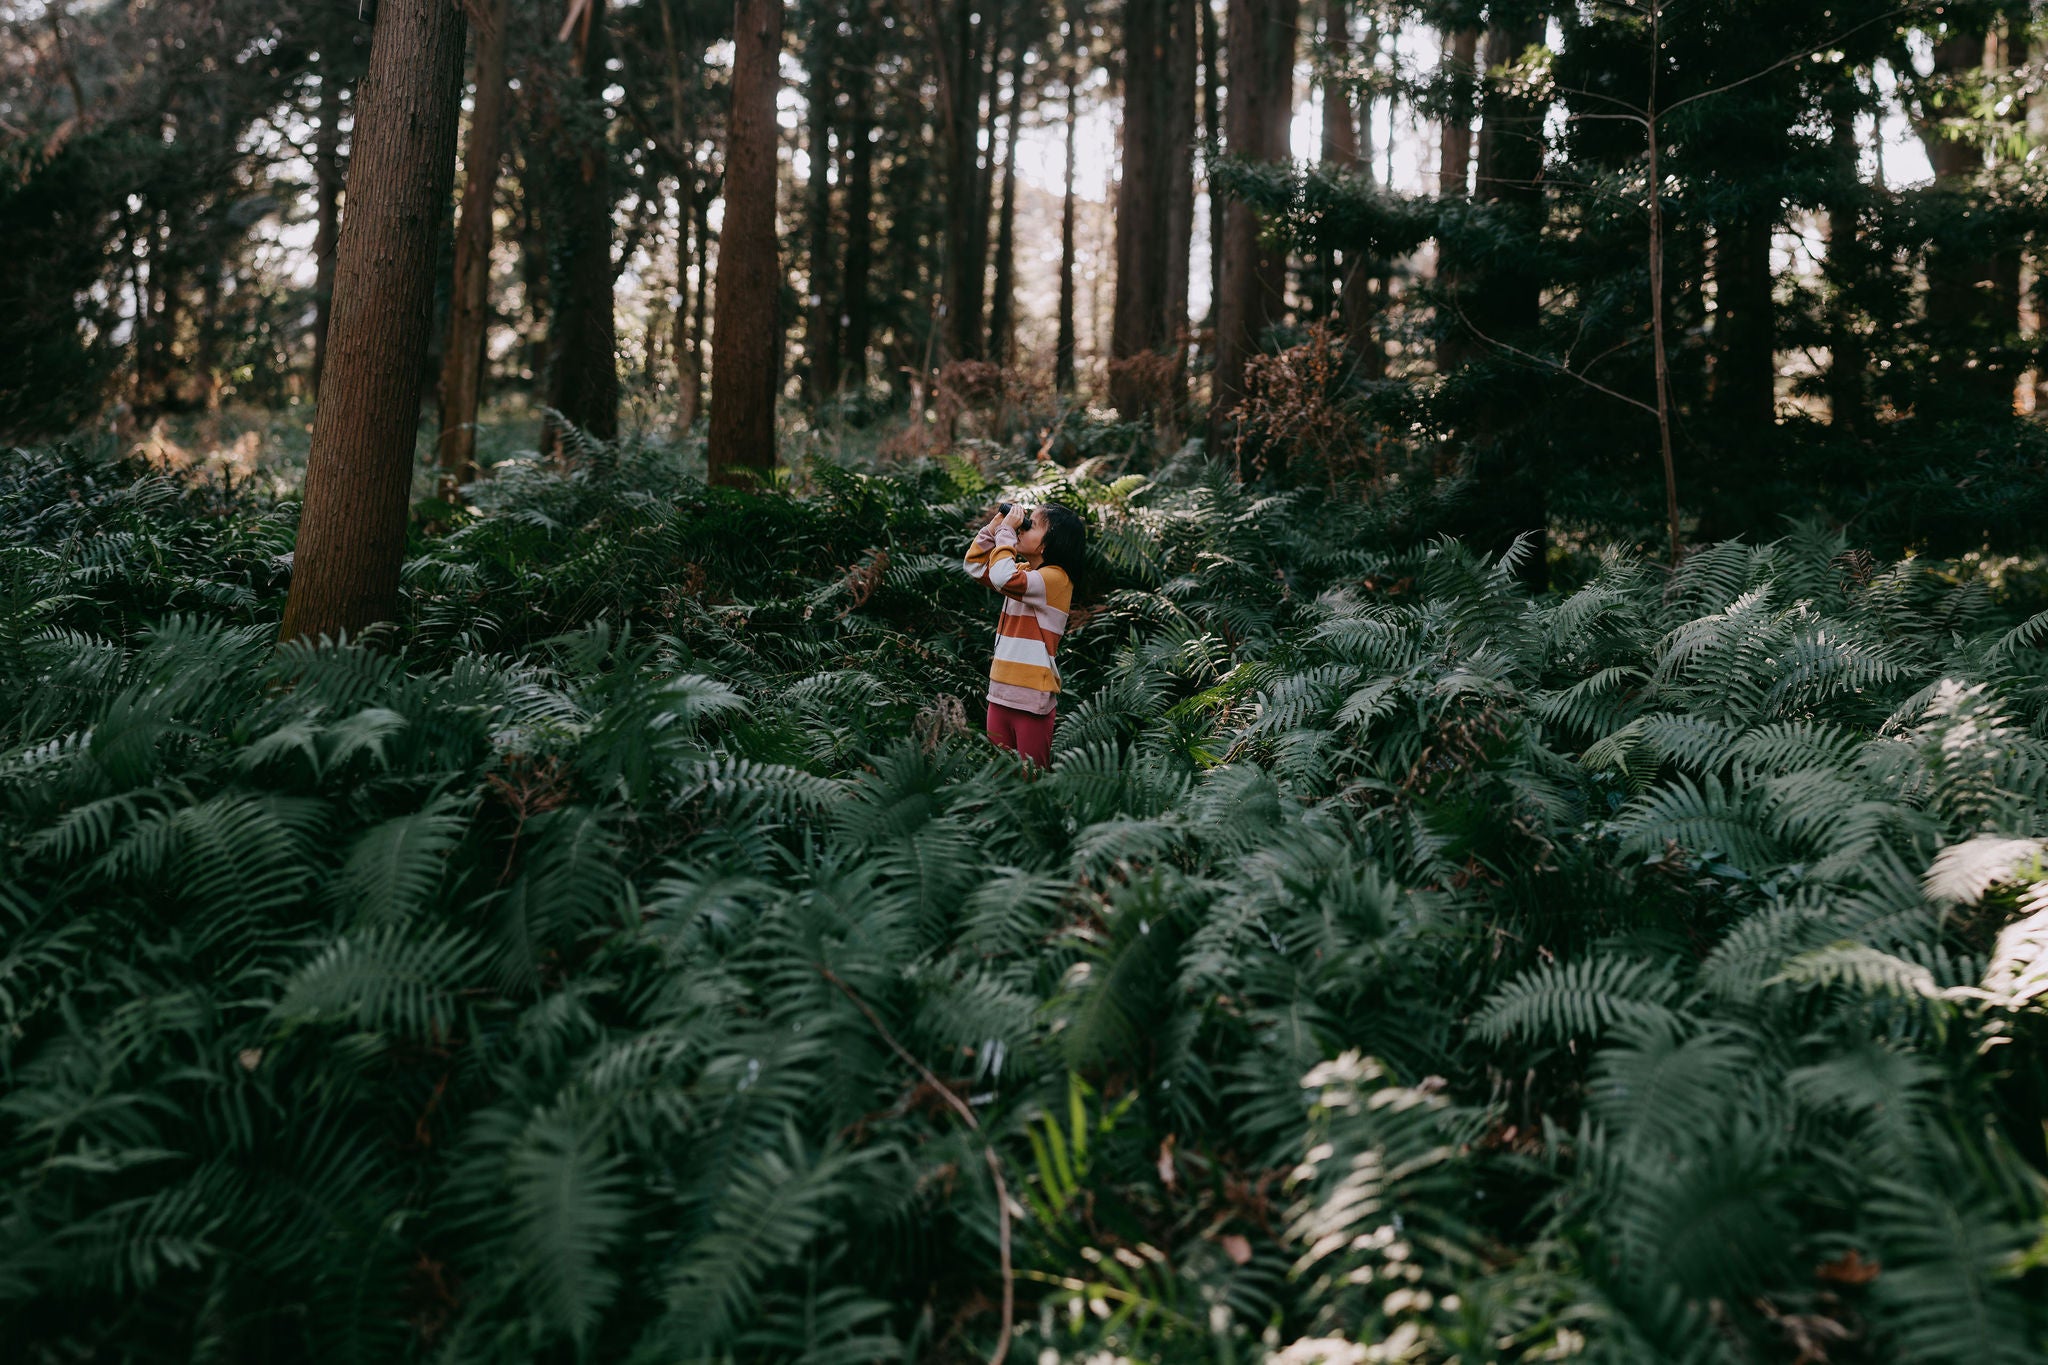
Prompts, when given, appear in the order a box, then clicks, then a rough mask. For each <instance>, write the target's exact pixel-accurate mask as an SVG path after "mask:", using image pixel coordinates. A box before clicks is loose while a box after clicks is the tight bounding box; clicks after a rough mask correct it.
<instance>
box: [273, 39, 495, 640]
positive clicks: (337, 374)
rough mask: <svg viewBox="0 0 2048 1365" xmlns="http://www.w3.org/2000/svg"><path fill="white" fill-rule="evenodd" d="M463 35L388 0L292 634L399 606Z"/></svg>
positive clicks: (358, 123) (358, 136)
mask: <svg viewBox="0 0 2048 1365" xmlns="http://www.w3.org/2000/svg"><path fill="white" fill-rule="evenodd" d="M462 39H463V18H462V11H461V10H460V9H459V8H457V7H456V6H455V5H452V4H449V3H447V0H383V4H382V5H381V6H380V7H379V9H378V11H377V19H376V27H375V30H374V32H373V35H372V38H371V42H370V66H369V70H368V72H367V73H366V74H365V75H364V77H363V82H362V86H361V89H360V92H359V95H358V99H357V104H356V119H355V132H354V138H353V144H354V145H353V149H352V152H351V155H350V157H349V171H348V178H349V189H348V215H347V218H346V219H345V221H344V222H343V224H342V232H341V238H340V241H339V243H338V245H337V248H336V265H335V287H334V314H333V321H332V324H331V326H330V335H329V343H328V344H329V353H328V364H327V372H326V374H325V375H324V376H323V381H324V383H325V386H326V390H327V397H328V401H326V402H323V403H322V404H321V405H320V407H319V409H318V412H317V414H316V415H315V417H314V421H313V445H312V450H311V453H310V454H309V456H308V457H307V461H306V491H305V503H304V507H303V510H302V511H301V513H300V517H299V533H298V541H297V546H296V549H295V551H294V554H293V564H292V585H291V595H290V597H289V599H288V600H287V602H286V604H285V612H284V625H283V630H282V636H283V638H284V639H286V640H292V639H298V638H301V637H314V638H317V637H320V636H338V635H341V634H343V633H345V632H346V633H350V634H354V633H358V632H361V631H362V630H364V629H366V628H367V627H369V626H371V625H374V624H375V623H377V622H379V621H388V620H390V619H392V618H393V617H394V616H395V615H396V614H397V611H398V574H399V566H400V564H401V562H402V561H403V559H404V557H405V520H406V499H407V495H408V493H409V492H410V490H411V486H412V466H413V442H414V438H415V436H416V434H417V432H418V430H419V420H420V388H421V382H422V381H421V368H420V367H421V359H422V357H423V356H424V355H425V354H426V347H427V332H428V329H429V327H430V326H431V325H432V309H433V301H434V280H433V267H434V249H435V238H436V236H437V235H438V232H439V228H440V225H441V224H442V222H444V221H445V218H446V213H447V203H448V198H449V194H450V191H451V190H452V189H453V185H454V179H455V136H456V127H457V123H458V115H457V109H458V106H459V104H460V100H461V93H462V46H463V43H462Z"/></svg>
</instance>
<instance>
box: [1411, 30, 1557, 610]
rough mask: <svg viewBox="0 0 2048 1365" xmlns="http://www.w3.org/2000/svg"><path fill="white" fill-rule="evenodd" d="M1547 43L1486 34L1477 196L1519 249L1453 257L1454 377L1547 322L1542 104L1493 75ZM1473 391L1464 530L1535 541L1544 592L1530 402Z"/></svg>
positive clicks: (1488, 537) (1493, 543) (1445, 282)
mask: <svg viewBox="0 0 2048 1365" xmlns="http://www.w3.org/2000/svg"><path fill="white" fill-rule="evenodd" d="M1542 41H1543V21H1542V20H1541V19H1535V20H1529V21H1524V22H1519V23H1501V24H1494V25H1492V26H1491V27H1489V28H1488V29H1487V31H1486V46H1485V53H1484V57H1483V64H1484V70H1485V71H1486V72H1487V73H1488V76H1487V80H1486V82H1485V85H1484V86H1483V93H1482V96H1481V99H1480V124H1479V137H1478V146H1477V149H1476V150H1477V157H1476V158H1475V160H1476V165H1475V168H1474V173H1473V193H1474V197H1475V198H1476V199H1478V200H1479V201H1480V202H1481V203H1484V204H1486V205H1488V206H1489V209H1488V215H1489V217H1490V218H1492V219H1493V223H1494V226H1493V231H1494V232H1496V233H1499V234H1507V235H1509V236H1510V239H1511V240H1512V241H1513V245H1512V246H1511V247H1509V248H1508V249H1507V250H1504V251H1501V252H1499V253H1497V254H1496V255H1495V256H1494V258H1493V259H1492V260H1491V261H1490V263H1488V264H1486V265H1485V266H1484V267H1483V268H1478V267H1475V266H1473V265H1470V264H1464V263H1460V262H1458V261H1457V260H1456V258H1455V256H1450V255H1448V253H1447V259H1446V262H1445V269H1444V271H1443V278H1442V280H1441V284H1442V286H1443V288H1444V290H1445V292H1446V293H1447V294H1448V295H1449V296H1450V297H1451V298H1452V299H1453V300H1454V301H1455V305H1456V307H1457V309H1458V311H1459V314H1460V318H1459V324H1458V326H1457V327H1455V328H1454V329H1453V330H1451V331H1450V332H1448V333H1447V334H1446V338H1445V342H1446V344H1445V345H1444V346H1443V347H1442V348H1441V349H1440V350H1439V352H1438V362H1439V365H1440V366H1441V365H1445V364H1446V362H1448V367H1447V368H1446V372H1447V373H1448V372H1449V370H1450V369H1455V368H1457V367H1459V366H1462V365H1463V364H1464V363H1465V361H1467V360H1468V359H1471V358H1474V357H1475V356H1477V355H1480V354H1488V355H1489V357H1490V356H1491V351H1490V348H1491V346H1492V345H1493V344H1494V343H1501V344H1506V345H1515V346H1522V347H1525V348H1526V347H1528V346H1530V345H1532V344H1533V343H1532V342H1531V341H1530V339H1529V338H1530V334H1531V333H1533V332H1534V331H1535V330H1536V327H1537V324H1538V321H1539V317H1540V313H1539V305H1540V300H1541V279H1540V277H1539V276H1538V275H1537V274H1535V273H1534V272H1533V271H1531V270H1530V269H1528V268H1527V267H1525V266H1522V265H1520V264H1518V263H1519V262H1522V261H1527V260H1530V259H1532V258H1534V257H1535V256H1536V255H1537V254H1538V252H1539V251H1540V247H1541V243H1540V237H1541V234H1542V231H1543V193H1542V187H1541V185H1540V184H1539V183H1538V181H1539V177H1540V175H1541V173H1542V169H1543V115H1544V105H1543V103H1542V102H1541V101H1539V100H1536V99H1532V98H1531V97H1530V96H1529V95H1527V94H1526V93H1524V92H1523V90H1522V89H1520V88H1518V87H1517V86H1516V85H1515V84H1514V83H1513V82H1512V81H1510V80H1505V79H1502V78H1500V77H1497V76H1495V75H1494V74H1493V73H1496V72H1504V71H1505V70H1507V69H1508V68H1511V67H1513V66H1515V65H1516V64H1517V63H1518V62H1519V61H1520V60H1521V57H1522V54H1523V53H1525V52H1527V51H1528V50H1529V49H1530V48H1531V47H1534V46H1537V45H1538V44H1540V43H1541V42H1542ZM1454 122H1455V120H1454ZM1446 136H1447V138H1448V133H1447V134H1446ZM1447 156H1448V154H1447ZM1445 173H1446V176H1447V177H1453V178H1456V179H1457V180H1458V181H1459V182H1460V183H1459V185H1458V186H1457V188H1459V189H1462V179H1463V172H1462V170H1461V169H1459V168H1455V167H1453V166H1452V165H1451V164H1450V162H1449V161H1448V160H1447V161H1446V164H1445ZM1460 332H1464V333H1465V335H1462V336H1461V335H1459V333H1460ZM1472 387H1473V390H1474V393H1473V397H1472V399H1471V400H1470V401H1468V402H1467V403H1466V404H1465V405H1464V408H1465V417H1464V420H1463V421H1462V422H1461V423H1460V428H1461V430H1460V435H1461V437H1462V438H1463V445H1464V450H1465V455H1466V459H1467V460H1468V462H1469V468H1470V470H1471V476H1472V482H1473V489H1472V494H1471V496H1470V497H1469V498H1468V499H1467V500H1466V502H1465V505H1464V509H1463V515H1462V517H1461V518H1459V521H1458V524H1457V529H1458V530H1459V531H1460V532H1462V533H1463V534H1464V535H1465V536H1466V537H1467V538H1468V539H1469V540H1470V541H1471V542H1472V543H1473V545H1474V547H1475V548H1477V549H1480V550H1483V551H1485V552H1486V553H1489V554H1501V553H1504V552H1505V551H1506V550H1507V549H1508V548H1509V546H1511V545H1512V544H1513V543H1514V542H1515V540H1516V539H1517V538H1518V537H1521V536H1527V537H1529V538H1530V539H1531V540H1532V541H1533V549H1534V552H1533V553H1532V554H1530V555H1529V556H1528V558H1526V559H1525V560H1523V562H1522V571H1521V578H1522V581H1523V582H1525V583H1526V584H1527V585H1528V586H1529V587H1530V588H1532V589H1539V590H1540V589H1541V588H1542V587H1543V586H1544V583H1545V580H1546V577H1547V569H1546V565H1545V557H1544V537H1545V523H1546V521H1547V517H1546V512H1545V508H1546V496H1545V494H1546V490H1545V487H1544V482H1543V479H1542V478H1541V476H1540V475H1539V473H1538V471H1537V469H1536V468H1535V467H1534V465H1533V463H1532V461H1531V458H1530V451H1531V448H1532V446H1534V445H1536V444H1537V443H1536V442H1534V441H1531V440H1529V439H1528V438H1527V437H1525V436H1524V435H1522V434H1521V432H1520V430H1519V428H1521V427H1522V426H1523V424H1524V422H1525V420H1526V412H1525V410H1524V407H1523V395H1522V394H1521V393H1520V392H1518V391H1517V390H1516V388H1515V387H1514V386H1513V385H1512V384H1508V383H1503V382H1500V381H1498V380H1496V379H1494V378H1493V377H1492V376H1490V375H1484V374H1482V375H1480V376H1479V382H1478V383H1477V384H1475V385H1473V386H1472Z"/></svg>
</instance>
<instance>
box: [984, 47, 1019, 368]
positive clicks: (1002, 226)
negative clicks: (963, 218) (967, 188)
mask: <svg viewBox="0 0 2048 1365" xmlns="http://www.w3.org/2000/svg"><path fill="white" fill-rule="evenodd" d="M1023 113H1024V44H1022V43H1021V42H1020V43H1017V44H1015V45H1013V46H1012V48H1011V52H1010V102H1009V111H1008V118H1007V123H1008V130H1007V131H1006V132H1005V134H1004V137H1003V196H1002V207H1001V208H1000V209H998V210H997V213H996V283H995V293H994V294H993V295H992V296H991V297H990V299H989V308H988V351H989V357H990V359H992V360H994V361H995V362H996V363H997V364H998V365H1008V364H1010V363H1011V361H1012V360H1013V359H1014V358H1015V357H1014V355H1013V354H1012V352H1013V350H1014V348H1015V343H1016V340H1017V319H1016V308H1017V303H1016V294H1017V131H1018V129H1019V127H1020V126H1021V125H1022V123H1023Z"/></svg>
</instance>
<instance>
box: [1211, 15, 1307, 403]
mask: <svg viewBox="0 0 2048 1365" xmlns="http://www.w3.org/2000/svg"><path fill="white" fill-rule="evenodd" d="M1300 15H1301V7H1300V2H1299V0H1230V27H1229V32H1228V35H1227V38H1228V44H1229V47H1228V52H1227V57H1228V60H1229V64H1230V102H1229V106H1228V107H1227V108H1226V109H1225V110H1224V137H1225V142H1226V145H1227V148H1228V150H1229V152H1230V154H1231V155H1232V156H1237V157H1242V158H1244V159H1246V160H1248V161H1265V162H1272V161H1283V160H1285V159H1286V158H1287V133H1288V124H1289V123H1290V122H1291V120H1292V119H1293V115H1294V46H1295V37H1296V32H1297V29H1298V27H1299V21H1300ZM1286 285H1287V257H1286V253H1285V252H1284V251H1283V250H1280V249H1278V248H1275V247H1273V246H1271V245H1268V244H1266V243H1264V242H1261V241H1260V233H1259V216H1258V214H1257V213H1256V212H1255V211H1254V210H1253V209H1252V207H1251V206H1250V205H1248V204H1244V203H1240V202H1235V201H1233V202H1232V203H1231V204H1230V205H1229V206H1228V207H1227V208H1226V209H1225V210H1224V219H1223V274H1222V283H1221V288H1220V290H1219V293H1218V297H1217V306H1216V377H1215V389H1214V398H1213V399H1212V401H1211V403H1210V420H1211V421H1212V422H1214V421H1216V420H1217V419H1218V418H1222V417H1227V416H1228V415H1229V413H1230V411H1231V409H1233V408H1235V407H1236V406H1237V404H1238V402H1239V400H1240V399H1242V398H1243V396H1244V372H1245V363H1246V361H1247V360H1249V359H1250V357H1251V355H1252V353H1253V352H1254V351H1255V350H1256V349H1257V348H1258V345H1259V339H1260V337H1261V336H1262V335H1263V333H1264V332H1265V330H1266V327H1267V325H1268V324H1269V323H1270V322H1271V320H1272V319H1273V317H1274V316H1276V315H1277V313H1278V311H1279V307H1280V304H1281V302H1282V295H1283V293H1284V291H1285V289H1286Z"/></svg>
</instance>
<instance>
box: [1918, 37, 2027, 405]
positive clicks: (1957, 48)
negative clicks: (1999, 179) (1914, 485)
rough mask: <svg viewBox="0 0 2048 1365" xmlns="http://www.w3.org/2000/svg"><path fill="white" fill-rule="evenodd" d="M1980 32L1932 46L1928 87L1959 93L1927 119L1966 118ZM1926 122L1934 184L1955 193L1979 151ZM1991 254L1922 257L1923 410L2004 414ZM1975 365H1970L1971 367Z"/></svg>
mask: <svg viewBox="0 0 2048 1365" xmlns="http://www.w3.org/2000/svg"><path fill="white" fill-rule="evenodd" d="M1984 48H1985V35H1984V33H1983V32H1981V31H1980V32H1975V33H1971V32H1963V31H1953V32H1951V33H1950V35H1949V36H1948V37H1946V38H1944V39H1943V40H1942V41H1940V42H1938V43H1936V44H1935V45H1934V72H1933V77H1934V79H1935V80H1936V81H1943V80H1947V81H1954V82H1957V83H1958V84H1959V85H1960V86H1962V87H1963V88H1962V89H1961V90H1959V91H1942V92H1940V93H1938V94H1937V95H1936V96H1935V97H1934V98H1932V99H1931V100H1930V101H1929V103H1930V105H1931V106H1932V107H1931V110H1930V112H1931V113H1932V114H1933V115H1934V116H1935V119H1941V118H1966V117H1968V116H1969V114H1970V107H1969V106H1970V102H1971V101H1972V100H1973V99H1974V98H1975V95H1974V91H1973V88H1972V85H1971V81H1970V77H1971V76H1972V75H1973V74H1974V73H1976V72H1977V71H1979V70H1981V69H1982V67H1983V65H1984ZM1948 131H1949V130H1947V129H1944V128H1942V127H1941V126H1939V123H1938V122H1935V121H1933V120H1930V121H1929V122H1927V123H1924V124H1923V125H1922V128H1921V139H1922V142H1923V143H1924V145H1925V146H1926V148H1927V160H1928V162H1929V163H1930V164H1931V165H1932V166H1933V168H1934V183H1935V185H1936V186H1937V187H1941V188H1948V189H1951V190H1954V191H1956V192H1958V193H1964V192H1967V190H1968V188H1969V184H1970V182H1971V181H1972V180H1973V179H1974V178H1975V177H1976V176H1977V175H1978V173H1979V172H1981V171H1982V170H1983V169H1984V152H1983V149H1982V148H1981V147H1980V146H1979V145H1978V144H1977V143H1976V142H1974V141H1972V140H1970V138H1969V137H1967V136H1964V137H1950V136H1947V133H1948ZM1997 289H1998V281H1997V278H1996V263H1995V262H1994V261H1993V259H1992V253H1990V252H1987V251H1985V250H1983V249H1981V248H1979V247H1976V246H1973V245H1966V244H1965V245H1948V244H1944V243H1939V242H1937V243H1935V244H1934V245H1933V246H1931V247H1929V248H1928V252H1927V330H1928V334H1929V336H1928V340H1929V343H1930V344H1931V346H1932V347H1933V352H1934V355H1933V362H1934V363H1933V371H1934V382H1933V384H1932V385H1931V386H1930V387H1929V391H1928V395H1927V398H1928V404H1929V406H1930V407H1933V408H1934V409H1935V410H1937V411H1938V412H1940V413H1943V414H1954V415H1958V416H1962V415H1969V416H1983V415H1986V414H1987V413H1988V414H1991V415H2001V416H2002V415H2005V414H2006V413H2009V412H2010V411H2011V408H2012V376H2011V373H2010V372H2009V371H2008V370H2007V369H2006V367H2004V366H2003V365H1999V364H1997V363H1995V361H1993V352H1994V351H1995V350H1996V347H1997V344H1998V342H1999V341H2000V340H2001V339H2002V335H2001V328H2000V323H2001V318H2000V317H1999V314H2000V312H2001V311H2002V308H2001V305H2002V303H2003V300H1999V299H1997V298H1996V294H1997ZM1972 362H1975V363H1972Z"/></svg>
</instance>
